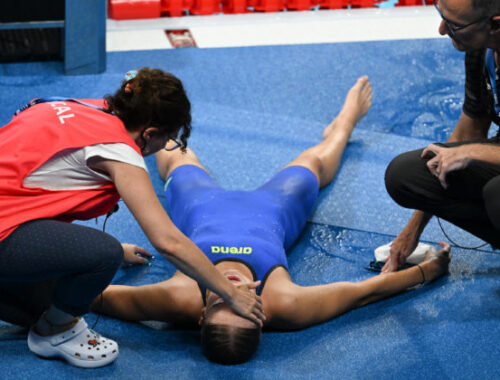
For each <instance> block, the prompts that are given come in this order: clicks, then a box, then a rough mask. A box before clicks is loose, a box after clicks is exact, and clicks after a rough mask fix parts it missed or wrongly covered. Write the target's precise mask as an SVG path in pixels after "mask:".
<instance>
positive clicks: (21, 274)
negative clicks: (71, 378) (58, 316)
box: [0, 220, 123, 325]
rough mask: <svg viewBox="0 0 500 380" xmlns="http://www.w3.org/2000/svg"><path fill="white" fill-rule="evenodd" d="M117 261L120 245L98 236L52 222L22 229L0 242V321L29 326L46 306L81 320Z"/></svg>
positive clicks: (88, 230)
mask: <svg viewBox="0 0 500 380" xmlns="http://www.w3.org/2000/svg"><path fill="white" fill-rule="evenodd" d="M122 260H123V249H122V246H121V244H120V243H119V242H118V241H117V240H116V239H115V238H114V237H112V236H110V235H108V234H106V233H104V232H101V231H99V230H96V229H93V228H89V227H85V226H81V225H77V224H71V223H64V222H59V221H55V220H35V221H31V222H27V223H24V224H22V225H21V226H19V227H18V228H17V229H16V230H15V231H14V232H13V233H12V234H11V235H9V236H8V237H7V238H6V239H4V240H3V241H1V242H0V319H3V320H6V321H8V322H11V323H16V324H20V325H29V324H32V323H33V322H34V321H36V319H37V318H38V317H39V316H40V314H41V313H42V312H43V311H44V310H45V309H47V307H48V306H50V304H54V306H56V307H57V308H59V309H60V310H63V311H65V312H66V313H69V314H72V315H75V316H78V315H82V314H85V313H87V312H88V311H89V309H90V304H91V303H92V301H93V300H94V299H95V298H96V297H97V296H98V295H99V294H100V293H101V292H102V291H103V290H104V289H105V288H106V286H108V284H109V283H110V282H111V280H112V279H113V276H114V275H115V273H116V271H117V270H118V268H119V266H120V264H121V262H122Z"/></svg>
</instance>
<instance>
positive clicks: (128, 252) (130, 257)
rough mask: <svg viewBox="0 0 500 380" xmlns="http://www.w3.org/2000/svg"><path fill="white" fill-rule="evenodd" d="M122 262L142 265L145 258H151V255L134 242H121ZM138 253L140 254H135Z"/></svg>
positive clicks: (144, 262)
mask: <svg viewBox="0 0 500 380" xmlns="http://www.w3.org/2000/svg"><path fill="white" fill-rule="evenodd" d="M122 247H123V262H124V263H126V264H130V265H134V264H136V265H144V264H146V260H147V259H148V258H149V259H151V258H152V257H153V255H152V254H151V253H149V252H148V251H146V250H145V249H144V248H141V247H139V246H137V245H135V244H128V243H122ZM137 253H140V254H141V255H137Z"/></svg>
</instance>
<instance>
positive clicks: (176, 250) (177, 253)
mask: <svg viewBox="0 0 500 380" xmlns="http://www.w3.org/2000/svg"><path fill="white" fill-rule="evenodd" d="M153 245H154V247H155V249H156V250H157V251H158V252H160V254H161V255H162V256H163V257H165V258H166V259H167V260H168V261H176V260H177V259H179V258H180V257H181V256H182V252H183V250H185V247H186V244H185V243H184V242H183V241H182V240H181V239H176V238H175V237H174V238H172V237H168V238H164V239H159V240H157V241H155V242H154V243H153Z"/></svg>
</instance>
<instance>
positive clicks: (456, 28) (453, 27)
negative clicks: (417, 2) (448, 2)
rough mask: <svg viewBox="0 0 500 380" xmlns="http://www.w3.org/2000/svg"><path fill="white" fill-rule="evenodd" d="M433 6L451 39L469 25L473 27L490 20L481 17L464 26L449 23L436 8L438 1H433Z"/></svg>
mask: <svg viewBox="0 0 500 380" xmlns="http://www.w3.org/2000/svg"><path fill="white" fill-rule="evenodd" d="M433 4H434V8H436V11H437V12H438V13H439V16H441V18H442V19H443V21H444V23H445V25H446V27H447V28H448V30H449V31H450V36H451V37H454V36H455V34H456V33H458V32H460V31H462V30H464V29H465V28H468V27H469V26H471V25H474V24H479V23H480V22H484V21H487V20H489V19H490V17H489V16H488V17H482V18H480V19H479V20H476V21H473V22H470V23H468V24H465V25H458V24H457V23H456V22H453V21H450V20H448V19H447V18H446V17H444V16H443V13H441V10H440V9H439V7H438V4H439V0H434V2H433Z"/></svg>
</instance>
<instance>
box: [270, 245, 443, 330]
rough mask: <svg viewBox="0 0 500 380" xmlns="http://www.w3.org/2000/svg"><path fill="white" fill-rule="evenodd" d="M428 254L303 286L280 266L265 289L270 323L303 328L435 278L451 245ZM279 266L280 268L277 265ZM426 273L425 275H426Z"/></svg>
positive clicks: (273, 325)
mask: <svg viewBox="0 0 500 380" xmlns="http://www.w3.org/2000/svg"><path fill="white" fill-rule="evenodd" d="M443 247H444V248H443V249H442V250H441V251H439V252H437V253H434V254H433V255H430V254H428V256H426V260H425V261H424V262H423V263H421V264H420V268H421V269H422V271H423V273H422V271H421V270H420V269H419V267H417V266H414V267H411V268H408V269H405V270H402V271H399V272H393V273H387V274H380V275H378V276H374V277H371V278H369V279H367V280H365V281H361V282H357V283H353V282H336V283H332V284H326V285H319V286H307V287H302V286H299V285H296V284H293V283H292V282H291V281H290V279H289V278H288V280H287V279H286V277H285V276H283V273H286V274H287V272H286V271H285V270H283V271H282V272H281V275H280V273H279V272H277V271H278V270H275V272H277V276H275V278H273V274H274V272H273V273H272V274H271V276H269V279H268V280H267V283H266V287H265V288H264V291H263V293H262V299H263V302H264V305H265V310H264V312H265V313H266V316H267V322H268V323H267V324H266V325H267V326H270V327H273V328H278V329H300V328H304V327H307V326H311V325H314V324H317V323H321V322H325V321H327V320H329V319H332V318H334V317H336V316H338V315H340V314H343V313H345V312H347V311H349V310H351V309H355V308H358V307H361V306H364V305H367V304H369V303H372V302H375V301H378V300H381V299H383V298H387V297H390V296H392V295H395V294H397V293H401V292H403V291H405V290H406V289H408V288H411V287H413V286H415V285H418V284H421V283H423V282H424V281H431V280H434V279H436V278H438V277H440V276H442V275H443V274H445V273H446V272H447V269H448V263H449V261H450V256H449V250H450V247H449V246H448V245H444V246H443ZM278 269H280V268H278ZM424 277H425V278H424Z"/></svg>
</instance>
